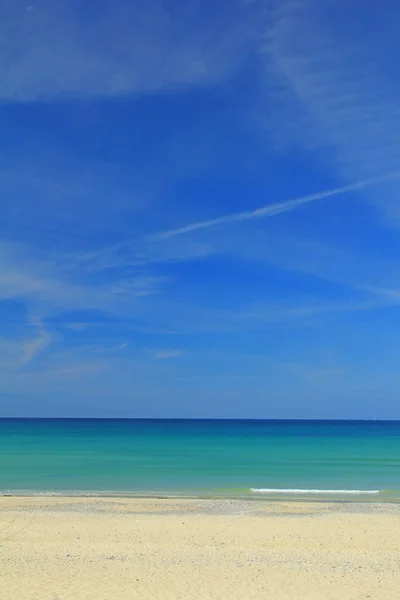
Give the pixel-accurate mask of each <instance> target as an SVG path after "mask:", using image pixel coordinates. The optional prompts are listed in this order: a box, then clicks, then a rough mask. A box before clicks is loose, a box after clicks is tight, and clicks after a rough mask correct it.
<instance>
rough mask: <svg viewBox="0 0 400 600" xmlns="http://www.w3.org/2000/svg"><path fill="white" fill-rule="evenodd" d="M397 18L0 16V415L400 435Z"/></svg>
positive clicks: (21, 12) (17, 12) (95, 9)
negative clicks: (258, 422)
mask: <svg viewBox="0 0 400 600" xmlns="http://www.w3.org/2000/svg"><path fill="white" fill-rule="evenodd" d="M399 19H400V6H399V5H398V3H397V2H394V0H390V1H389V2H388V3H386V4H385V8H384V9H383V8H380V7H379V6H378V4H377V3H372V2H369V3H368V4H366V3H365V2H362V1H361V0H354V1H353V2H351V3H349V2H346V1H345V0H335V1H332V0H287V1H285V2H280V1H278V0H273V1H272V0H271V1H268V0H262V1H261V0H260V1H259V0H231V1H230V2H227V1H226V0H214V1H213V2H211V1H205V2H197V1H195V0H188V1H185V2H183V1H180V0H174V1H168V0H167V1H165V2H161V1H160V0H147V1H146V2H145V3H143V2H139V1H136V0H130V1H126V0H125V1H124V0H113V1H111V0H103V1H102V2H98V1H97V2H92V1H91V0H87V1H86V2H78V1H71V0H68V1H67V0H59V1H58V2H53V1H51V0H30V1H19V0H15V1H14V2H9V1H8V0H0V39H1V40H2V52H1V53H0V54H1V56H0V81H1V82H2V83H1V86H0V130H1V132H2V136H1V161H0V177H1V191H2V193H1V198H2V200H1V209H2V210H1V218H0V236H1V241H0V318H1V320H0V323H1V330H0V413H1V414H2V415H3V416H102V417H110V416H115V417H125V416H130V417H249V418H260V417H261V418H357V417H359V418H374V417H376V418H400V403H399V391H400V370H399V361H400V326H399V322H400V321H399V314H400V313H399V308H400V307H399V303H400V261H399V258H400V235H399V228H400V199H399V198H400V145H399V139H400V84H399V79H398V64H399V58H400V43H399V40H398V22H399Z"/></svg>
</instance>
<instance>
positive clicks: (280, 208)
mask: <svg viewBox="0 0 400 600" xmlns="http://www.w3.org/2000/svg"><path fill="white" fill-rule="evenodd" d="M399 178H400V171H395V172H393V173H388V174H386V175H381V176H380V177H374V178H373V179H365V180H364V181H358V182H357V183H351V184H350V185H345V186H343V187H339V188H335V189H333V190H325V191H324V192H318V193H317V194H311V195H309V196H302V197H301V198H295V199H294V200H287V201H286V202H276V203H275V204H267V205H266V206H261V207H260V208H257V209H256V210H251V211H249V212H241V213H234V214H233V215H226V216H225V217H219V218H217V219H210V220H209V221H199V222H197V223H191V224H190V225H184V226H183V227H178V229H171V230H169V231H164V232H163V233H159V234H156V235H153V236H152V237H151V239H153V240H162V239H167V238H170V237H175V236H176V235H184V234H185V233H190V232H191V231H197V230H198V229H207V228H208V227H216V226H217V225H226V224H229V223H237V222H238V221H250V220H251V219H262V218H266V217H273V216H274V215H279V214H280V213H284V212H288V211H290V210H293V209H294V208H297V207H298V206H302V205H303V204H308V203H309V202H315V201H316V200H322V199H323V198H329V197H330V196H339V195H340V194H345V193H346V192H351V191H353V190H359V189H362V188H365V187H369V186H371V185H375V184H377V183H382V182H385V181H390V180H391V179H399Z"/></svg>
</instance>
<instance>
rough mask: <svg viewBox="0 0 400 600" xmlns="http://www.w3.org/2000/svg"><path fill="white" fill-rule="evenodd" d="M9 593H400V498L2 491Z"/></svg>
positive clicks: (1, 580)
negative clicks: (284, 498) (135, 495)
mask: <svg viewBox="0 0 400 600" xmlns="http://www.w3.org/2000/svg"><path fill="white" fill-rule="evenodd" d="M0 563H1V569H0V589H1V593H0V597H1V598H4V600H69V599H71V600H92V599H93V600H119V599H124V600H125V599H126V600H131V599H136V598H137V599H141V600H147V599H160V600H163V599H166V600H167V599H171V600H178V599H182V600H183V599H185V600H186V599H192V598H193V599H199V600H200V599H201V600H208V599H210V600H211V599H212V600H219V599H221V600H222V599H224V600H225V599H228V598H229V599H230V600H238V599H243V600H251V599H261V598H262V599H274V600H275V599H277V600H281V599H282V600H295V599H296V600H308V599H309V600H314V599H315V600H317V599H318V600H324V599H335V600H336V599H337V600H339V599H340V600H364V599H367V598H371V599H376V600H385V599H388V600H389V599H390V600H394V599H395V598H397V597H398V594H399V591H398V590H399V589H400V505H396V504H374V503H365V504H358V503H297V502H273V503H272V502H267V501H241V500H176V499H132V498H111V499H107V498H63V497H54V498H47V497H36V498H26V497H1V498H0Z"/></svg>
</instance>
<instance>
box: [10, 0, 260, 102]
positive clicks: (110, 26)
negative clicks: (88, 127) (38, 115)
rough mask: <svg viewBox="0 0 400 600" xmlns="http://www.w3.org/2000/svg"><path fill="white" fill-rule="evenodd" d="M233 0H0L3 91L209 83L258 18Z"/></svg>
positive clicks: (241, 53) (73, 91)
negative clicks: (206, 0) (212, 1)
mask: <svg viewBox="0 0 400 600" xmlns="http://www.w3.org/2000/svg"><path fill="white" fill-rule="evenodd" d="M257 16H258V15H257V14H255V12H254V8H253V7H251V6H249V5H248V4H246V3H244V2H240V1H238V0H235V1H234V3H233V5H232V3H231V4H229V5H226V6H225V8H224V5H222V4H220V3H218V2H217V3H216V5H215V6H214V7H213V8H211V6H210V5H207V9H205V8H203V7H202V5H201V3H200V4H199V3H197V2H193V1H189V3H187V2H181V3H176V2H168V1H167V2H160V1H157V0H148V1H147V2H145V3H143V2H140V1H139V0H132V1H130V2H124V1H123V0H115V1H112V0H106V1H105V2H102V3H97V4H95V5H93V7H92V8H91V7H90V6H89V5H87V6H86V4H82V3H79V2H77V3H76V2H68V1H67V0H59V1H58V2H53V1H52V0H41V1H40V2H37V3H32V4H31V5H29V10H27V6H26V5H25V4H24V3H23V2H8V1H7V0H2V1H1V2H0V39H1V40H2V42H1V43H2V46H1V48H2V51H1V53H0V79H1V81H2V85H1V90H0V98H1V99H2V100H3V101H5V102H19V101H22V102H25V101H32V100H42V99H45V100H46V99H54V98H55V99H57V98H60V97H65V96H67V97H118V96H127V95H135V94H143V93H153V92H157V91H159V90H175V89H176V88H182V87H183V88H186V87H191V86H196V85H208V84H212V83H214V82H215V81H218V80H220V79H221V78H225V77H227V76H229V75H230V74H231V73H232V71H234V70H235V69H237V68H238V67H240V66H241V64H242V63H243V61H244V60H245V58H246V56H247V55H248V53H249V52H250V51H251V49H252V48H253V47H254V43H255V41H254V35H255V33H256V32H257V30H258V31H259V33H261V24H260V20H259V18H257Z"/></svg>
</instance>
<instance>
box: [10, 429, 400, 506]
mask: <svg viewBox="0 0 400 600" xmlns="http://www.w3.org/2000/svg"><path fill="white" fill-rule="evenodd" d="M252 489H268V490H271V489H272V490H278V489H279V490H288V489H299V490H325V491H326V490H343V491H352V490H360V491H362V492H364V491H370V492H372V491H378V490H379V491H380V497H400V492H399V490H400V422H397V421H201V420H119V419H113V420H106V419H104V420H96V419H93V420H92V419H59V420H58V419H0V490H2V491H3V492H11V491H13V492H25V493H26V492H48V491H55V492H63V491H64V492H65V491H69V492H75V493H78V492H85V491H86V492H106V491H107V492H113V493H118V492H121V493H138V494H142V493H143V494H157V493H163V494H164V493H165V494H212V495H227V496H234V495H250V496H257V495H261V492H254V491H251V490H252ZM264 493H266V492H264ZM278 493H279V494H280V493H282V492H275V491H273V492H268V495H269V496H271V495H272V496H274V495H276V494H278ZM299 493H300V492H298V494H299ZM314 493H315V492H313V493H311V492H309V493H308V494H307V495H311V496H312V495H314ZM335 495H336V496H338V497H342V496H343V497H348V498H349V499H350V497H353V496H350V495H349V496H346V495H344V494H343V492H336V494H335ZM354 497H356V496H354ZM365 497H371V498H372V497H376V496H375V495H372V494H370V495H368V494H367V495H365Z"/></svg>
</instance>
